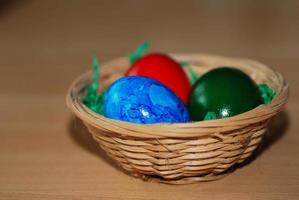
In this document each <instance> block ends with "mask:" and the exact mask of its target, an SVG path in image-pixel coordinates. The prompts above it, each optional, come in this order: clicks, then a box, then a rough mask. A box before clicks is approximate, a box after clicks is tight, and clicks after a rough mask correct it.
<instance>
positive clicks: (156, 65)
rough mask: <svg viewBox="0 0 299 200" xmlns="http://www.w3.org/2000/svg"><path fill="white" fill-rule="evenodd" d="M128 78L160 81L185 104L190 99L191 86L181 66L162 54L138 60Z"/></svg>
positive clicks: (128, 73) (146, 56) (152, 54)
mask: <svg viewBox="0 0 299 200" xmlns="http://www.w3.org/2000/svg"><path fill="white" fill-rule="evenodd" d="M125 75H126V76H145V77H148V78H152V79H155V80H158V81H160V82H161V83H163V84H164V85H165V86H166V87H168V88H169V89H170V90H172V91H173V92H174V93H175V94H176V95H177V96H178V97H179V98H180V99H181V100H182V101H183V102H184V103H185V104H187V102H188V99H189V94H190V90H191V84H190V82H189V80H188V77H187V75H186V74H185V72H184V70H183V69H182V68H181V66H180V64H179V63H177V62H176V61H175V60H173V59H172V58H170V57H169V56H168V55H165V54H161V53H151V54H147V55H145V56H143V57H141V58H140V59H138V60H137V61H136V62H135V63H134V64H133V65H132V66H131V67H130V68H129V70H128V71H127V72H126V74H125Z"/></svg>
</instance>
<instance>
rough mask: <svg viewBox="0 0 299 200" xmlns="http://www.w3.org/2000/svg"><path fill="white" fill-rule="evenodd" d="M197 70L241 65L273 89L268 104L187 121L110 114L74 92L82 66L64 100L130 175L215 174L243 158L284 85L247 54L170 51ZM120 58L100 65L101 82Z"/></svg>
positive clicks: (170, 179) (181, 178)
mask: <svg viewBox="0 0 299 200" xmlns="http://www.w3.org/2000/svg"><path fill="white" fill-rule="evenodd" d="M171 56H172V57H174V58H175V59H177V60H178V61H184V62H188V63H189V64H190V65H191V67H192V68H193V69H194V70H195V71H196V72H198V73H199V74H203V73H204V72H206V71H207V70H210V69H212V68H215V67H219V66H233V67H236V68H239V69H241V70H243V71H244V72H245V73H247V74H248V75H250V76H251V78H253V79H254V80H255V81H256V82H257V83H267V84H269V86H270V87H272V88H274V89H275V91H276V92H277V95H276V97H275V98H274V99H273V101H272V102H271V104H269V105H261V106H259V107H257V108H255V109H253V110H251V111H248V112H246V113H242V114H240V115H236V116H234V117H230V118H225V119H219V120H210V121H201V122H193V123H177V124H154V125H141V124H133V123H128V122H122V121H117V120H112V119H108V118H105V117H103V116H101V115H98V114H96V113H94V112H92V111H91V110H89V109H88V108H87V107H85V106H84V105H83V104H82V102H81V100H80V96H81V94H82V92H83V91H84V89H85V87H86V86H87V85H88V84H89V83H90V82H91V79H92V74H91V72H88V73H86V74H84V75H82V76H81V77H79V78H78V79H77V80H75V82H74V83H73V84H72V86H71V88H70V90H69V92H68V95H67V105H68V107H69V108H70V109H71V110H72V111H73V112H74V114H75V115H76V116H78V117H79V118H80V119H81V120H82V121H83V122H84V124H85V125H86V126H87V128H88V130H89V131H90V133H91V134H92V136H93V138H94V139H95V140H96V141H97V142H98V143H99V145H100V146H101V147H102V149H104V150H105V151H106V153H107V154H108V155H109V156H110V157H111V158H113V159H114V160H115V161H116V162H117V163H118V164H119V165H120V166H121V167H122V168H123V169H125V170H126V171H127V172H129V173H130V174H131V175H134V176H138V177H140V178H143V179H146V180H149V179H153V180H158V181H160V182H164V183H170V184H187V183H193V182H198V181H210V180H216V179H218V178H221V177H223V176H225V175H226V174H227V172H228V169H229V168H230V167H231V166H232V165H234V164H236V163H241V162H243V161H244V160H245V159H246V158H247V157H248V156H250V155H251V153H252V152H253V150H254V149H256V147H257V146H258V144H259V143H260V142H261V140H262V137H263V135H264V134H265V132H266V129H267V124H268V122H269V120H270V119H271V118H272V117H273V116H275V115H276V114H277V113H278V112H279V111H281V109H282V108H283V106H284V105H285V103H286V101H287V96H288V85H287V83H286V82H285V81H284V80H283V77H282V76H281V75H280V74H279V73H277V72H274V71H272V70H271V69H269V68H268V67H266V66H265V65H263V64H261V63H259V62H256V61H252V60H248V59H235V58H227V57H221V56H214V55H205V54H186V55H183V54H172V55H171ZM128 65H129V64H128V62H127V59H126V58H119V59H116V60H113V61H111V62H108V63H106V64H103V65H102V67H101V86H102V87H107V86H108V85H110V84H111V83H112V82H113V81H114V80H116V79H117V78H119V77H121V76H122V75H123V74H124V72H125V70H126V69H127V68H128Z"/></svg>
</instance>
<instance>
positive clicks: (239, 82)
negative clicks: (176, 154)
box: [188, 67, 263, 121]
mask: <svg viewBox="0 0 299 200" xmlns="http://www.w3.org/2000/svg"><path fill="white" fill-rule="evenodd" d="M261 104H263V101H262V97H261V94H260V91H259V88H258V86H257V84H256V83H255V82H254V81H253V80H252V79H251V78H250V77H249V76H248V75H247V74H245V73H244V72H242V71H241V70H238V69H235V68H231V67H220V68H216V69H213V70H211V71H209V72H207V73H206V74H204V75H202V76H201V77H200V78H199V79H198V80H197V81H196V83H195V84H194V86H193V88H192V91H191V95H190V99H189V105H188V106H189V111H190V114H191V117H192V120H194V121H201V120H204V119H205V117H206V116H207V114H208V115H209V116H211V114H212V116H214V118H217V119H220V118H225V117H231V116H234V115H238V114H240V113H243V112H246V111H249V110H251V109H253V108H255V107H257V106H259V105H261ZM208 118H209V117H208ZM206 119H207V118H206ZM210 119H211V118H210Z"/></svg>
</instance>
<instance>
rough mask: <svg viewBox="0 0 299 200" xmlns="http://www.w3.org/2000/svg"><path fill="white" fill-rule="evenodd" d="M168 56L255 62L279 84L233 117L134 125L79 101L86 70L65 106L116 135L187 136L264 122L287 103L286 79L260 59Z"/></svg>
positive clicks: (196, 55) (73, 87)
mask: <svg viewBox="0 0 299 200" xmlns="http://www.w3.org/2000/svg"><path fill="white" fill-rule="evenodd" d="M169 55H171V56H172V57H174V58H175V59H178V60H180V59H181V58H184V57H201V58H203V59H230V60H236V61H240V62H244V63H248V64H249V63H251V64H255V65H257V66H259V68H260V69H262V70H265V71H266V72H267V73H272V74H273V75H274V77H275V79H276V81H277V82H278V84H279V88H278V90H277V91H276V96H275V97H274V99H273V100H272V102H271V103H270V104H268V105H264V104H263V105H260V106H258V107H256V108H254V109H252V110H249V111H247V112H244V113H241V114H239V115H235V116H232V117H228V118H223V119H216V120H207V121H197V122H189V123H172V124H170V123H160V124H135V123H131V122H125V121H119V120H115V119H110V118H107V117H105V116H102V115H99V114H97V113H95V112H93V111H92V110H90V109H89V108H87V107H86V106H85V105H84V104H83V103H82V101H81V100H80V98H79V97H80V95H79V94H80V93H81V92H82V90H83V89H84V88H85V87H86V85H87V84H88V83H90V80H91V77H92V71H88V72H86V73H84V74H82V75H80V76H79V77H78V78H77V79H76V80H74V81H73V83H72V84H71V86H70V88H69V90H68V92H67V96H66V103H67V106H68V107H69V109H70V110H71V111H72V112H73V113H74V114H75V115H76V116H77V117H79V118H80V119H81V120H83V122H84V123H87V124H89V125H91V127H94V128H97V129H100V130H102V131H104V132H109V133H110V132H113V134H119V135H122V136H132V137H141V138H167V137H172V138H189V137H201V136H207V135H210V134H215V133H217V132H228V131H232V130H235V129H239V128H242V127H245V126H248V125H250V124H254V123H260V122H263V121H267V120H268V119H270V118H271V117H273V116H274V115H275V114H277V113H278V112H279V111H280V110H281V109H282V108H283V106H284V105H285V104H286V102H287V97H288V90H289V89H288V84H287V82H286V81H285V80H284V79H283V77H282V75H281V74H280V73H278V72H276V71H274V70H272V69H271V68H269V67H267V66H265V65H264V64H262V63H260V62H257V61H254V60H250V59H247V58H234V57H226V56H220V55H212V54H201V53H191V54H169ZM125 59H127V58H126V57H120V58H116V59H113V60H111V61H109V62H106V63H103V64H102V66H101V69H104V68H108V67H109V65H111V64H112V63H117V62H119V61H124V60H125ZM112 129H113V131H112Z"/></svg>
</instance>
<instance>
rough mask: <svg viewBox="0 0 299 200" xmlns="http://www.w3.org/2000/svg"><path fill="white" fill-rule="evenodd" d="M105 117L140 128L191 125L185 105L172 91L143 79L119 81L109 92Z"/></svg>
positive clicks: (132, 78)
mask: <svg viewBox="0 0 299 200" xmlns="http://www.w3.org/2000/svg"><path fill="white" fill-rule="evenodd" d="M104 115H105V116H106V117H109V118H112V119H117V120H122V121H128V122H133V123H139V124H154V123H178V122H189V121H190V116H189V113H188V110H187V108H186V107H185V105H184V103H183V102H182V101H181V100H180V99H179V98H178V97H177V96H176V95H175V94H174V93H173V92H172V91H171V90H169V89H168V88H167V87H165V86H164V85H162V83H160V82H158V81H156V80H153V79H150V78H146V77H142V76H127V77H123V78H120V79H118V80H117V81H115V82H114V83H113V84H112V85H111V86H110V87H109V88H108V90H107V93H106V95H105V100H104Z"/></svg>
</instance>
